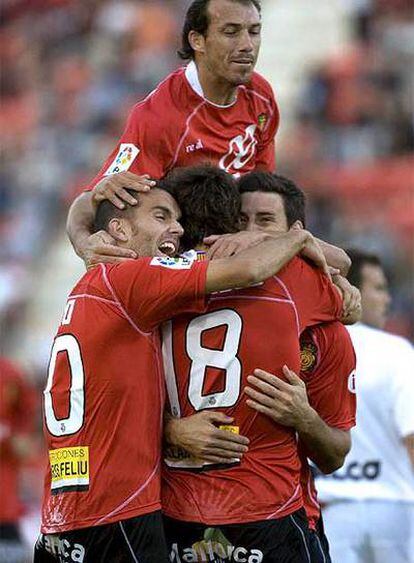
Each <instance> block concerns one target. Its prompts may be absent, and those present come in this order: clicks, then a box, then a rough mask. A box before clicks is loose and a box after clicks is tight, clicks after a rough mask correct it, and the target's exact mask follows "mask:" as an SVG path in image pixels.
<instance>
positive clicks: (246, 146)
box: [219, 125, 258, 174]
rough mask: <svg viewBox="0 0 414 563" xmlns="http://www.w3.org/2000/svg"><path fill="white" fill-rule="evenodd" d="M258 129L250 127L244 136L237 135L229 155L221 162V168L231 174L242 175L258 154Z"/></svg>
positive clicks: (230, 145)
mask: <svg viewBox="0 0 414 563" xmlns="http://www.w3.org/2000/svg"><path fill="white" fill-rule="evenodd" d="M256 129H257V125H249V126H248V127H246V130H245V131H244V134H243V135H237V137H234V139H232V140H231V141H230V143H229V150H228V152H227V154H226V155H225V156H223V158H222V159H221V160H220V164H219V165H220V168H222V169H223V170H225V171H226V172H229V173H230V174H239V173H240V171H241V170H242V168H243V167H244V166H245V165H246V164H247V163H248V162H249V161H250V160H251V159H252V158H253V157H254V155H255V153H256V145H257V143H258V141H257V139H256V137H255V132H256Z"/></svg>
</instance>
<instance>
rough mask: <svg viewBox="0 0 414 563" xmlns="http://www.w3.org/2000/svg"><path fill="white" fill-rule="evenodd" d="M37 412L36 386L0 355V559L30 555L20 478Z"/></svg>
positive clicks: (18, 562) (15, 561) (19, 562)
mask: <svg viewBox="0 0 414 563" xmlns="http://www.w3.org/2000/svg"><path fill="white" fill-rule="evenodd" d="M35 413H36V401H35V392H34V389H32V387H31V385H29V383H28V382H27V381H26V378H25V377H24V374H22V373H21V371H20V370H19V369H18V368H17V367H16V366H15V365H14V364H12V362H10V361H9V360H7V359H6V358H4V357H0V490H1V503H0V561H7V562H8V563H23V562H24V561H26V560H27V555H28V554H27V548H26V546H25V545H24V542H23V539H22V537H21V533H20V529H19V520H20V517H21V516H22V513H23V507H22V504H21V499H20V495H19V477H20V470H21V468H22V466H23V464H24V462H25V461H26V460H27V458H28V457H29V456H30V454H31V453H32V452H31V450H32V448H31V434H32V432H33V429H34V425H35Z"/></svg>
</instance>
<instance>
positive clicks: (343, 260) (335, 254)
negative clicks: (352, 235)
mask: <svg viewBox="0 0 414 563" xmlns="http://www.w3.org/2000/svg"><path fill="white" fill-rule="evenodd" d="M316 240H317V242H318V243H319V244H320V246H321V248H322V252H323V253H324V255H325V258H326V261H327V262H328V265H329V266H331V267H332V268H335V269H336V270H339V272H340V274H341V275H342V276H344V277H346V276H347V275H348V272H349V269H350V267H351V265H352V262H351V259H350V257H349V256H348V254H347V253H346V252H345V250H342V248H339V247H338V246H334V245H333V244H329V242H325V241H324V240H320V239H318V238H317V239H316Z"/></svg>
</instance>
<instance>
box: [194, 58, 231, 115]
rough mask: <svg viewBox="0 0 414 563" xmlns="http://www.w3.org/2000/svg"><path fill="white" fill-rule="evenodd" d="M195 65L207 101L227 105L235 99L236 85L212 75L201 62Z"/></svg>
mask: <svg viewBox="0 0 414 563" xmlns="http://www.w3.org/2000/svg"><path fill="white" fill-rule="evenodd" d="M196 66H197V71H198V79H199V81H200V85H201V88H202V89H203V94H204V97H205V98H206V99H207V100H208V101H209V102H212V103H213V104H217V105H219V106H228V105H230V104H232V103H234V102H235V101H236V98H237V88H238V87H237V86H234V85H233V84H230V83H229V82H228V81H226V80H223V79H222V78H220V77H218V76H216V75H214V74H213V73H212V72H210V71H209V69H208V68H207V67H206V66H205V65H203V64H200V63H198V64H196Z"/></svg>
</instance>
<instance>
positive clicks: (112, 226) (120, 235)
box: [108, 217, 131, 242]
mask: <svg viewBox="0 0 414 563" xmlns="http://www.w3.org/2000/svg"><path fill="white" fill-rule="evenodd" d="M108 233H109V234H110V235H111V236H112V237H113V238H114V239H115V240H116V241H117V242H128V241H129V240H130V237H131V226H130V224H129V223H128V221H125V219H121V218H119V217H114V218H113V219H111V220H110V221H109V224H108Z"/></svg>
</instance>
